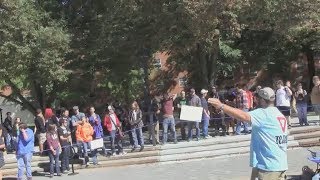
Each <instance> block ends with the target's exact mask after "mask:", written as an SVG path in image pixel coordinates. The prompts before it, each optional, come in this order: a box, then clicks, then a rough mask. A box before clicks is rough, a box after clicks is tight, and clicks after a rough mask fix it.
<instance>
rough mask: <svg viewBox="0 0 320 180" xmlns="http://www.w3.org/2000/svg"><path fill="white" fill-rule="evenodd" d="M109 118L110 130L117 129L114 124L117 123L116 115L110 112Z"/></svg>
mask: <svg viewBox="0 0 320 180" xmlns="http://www.w3.org/2000/svg"><path fill="white" fill-rule="evenodd" d="M110 119H111V121H112V122H111V127H112V128H111V129H112V131H114V130H117V129H116V126H115V124H116V123H117V120H116V116H115V115H114V114H110Z"/></svg>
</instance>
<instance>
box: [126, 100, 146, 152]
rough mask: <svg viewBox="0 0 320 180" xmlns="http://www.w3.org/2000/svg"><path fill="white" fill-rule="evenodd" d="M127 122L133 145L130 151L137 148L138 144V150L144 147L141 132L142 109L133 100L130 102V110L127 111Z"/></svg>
mask: <svg viewBox="0 0 320 180" xmlns="http://www.w3.org/2000/svg"><path fill="white" fill-rule="evenodd" d="M128 119H129V124H130V127H131V130H130V132H131V134H132V139H133V141H134V146H133V148H132V150H131V152H134V151H135V150H136V149H137V148H138V144H139V145H140V152H141V151H143V149H144V137H143V132H142V127H143V121H142V111H141V110H140V107H139V105H138V103H137V101H134V102H133V103H132V104H131V111H130V112H129V117H128Z"/></svg>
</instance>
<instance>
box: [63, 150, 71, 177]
mask: <svg viewBox="0 0 320 180" xmlns="http://www.w3.org/2000/svg"><path fill="white" fill-rule="evenodd" d="M70 151H71V148H70V144H69V145H67V146H65V147H62V159H61V170H62V172H64V171H65V170H67V171H69V170H70V168H69V159H70Z"/></svg>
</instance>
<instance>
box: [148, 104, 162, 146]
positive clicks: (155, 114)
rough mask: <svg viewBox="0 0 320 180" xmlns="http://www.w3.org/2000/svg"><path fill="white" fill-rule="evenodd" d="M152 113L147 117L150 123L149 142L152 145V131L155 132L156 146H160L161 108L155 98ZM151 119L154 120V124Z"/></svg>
mask: <svg viewBox="0 0 320 180" xmlns="http://www.w3.org/2000/svg"><path fill="white" fill-rule="evenodd" d="M151 106H152V112H151V114H148V115H147V117H146V118H147V121H148V122H149V125H148V132H149V141H150V143H151V144H152V138H153V137H152V134H151V133H152V131H154V137H155V140H156V144H160V138H159V116H160V113H161V112H160V106H159V103H158V100H157V99H156V98H154V99H153V100H152V104H151ZM150 118H152V120H153V123H151V121H150Z"/></svg>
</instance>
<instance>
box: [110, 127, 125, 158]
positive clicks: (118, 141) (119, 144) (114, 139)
mask: <svg viewBox="0 0 320 180" xmlns="http://www.w3.org/2000/svg"><path fill="white" fill-rule="evenodd" d="M116 133H117V131H116V130H113V131H111V132H110V141H111V153H112V154H113V153H114V152H115V143H116V144H117V147H118V153H122V152H123V148H122V140H121V139H120V138H119V137H118V136H117V135H116Z"/></svg>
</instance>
